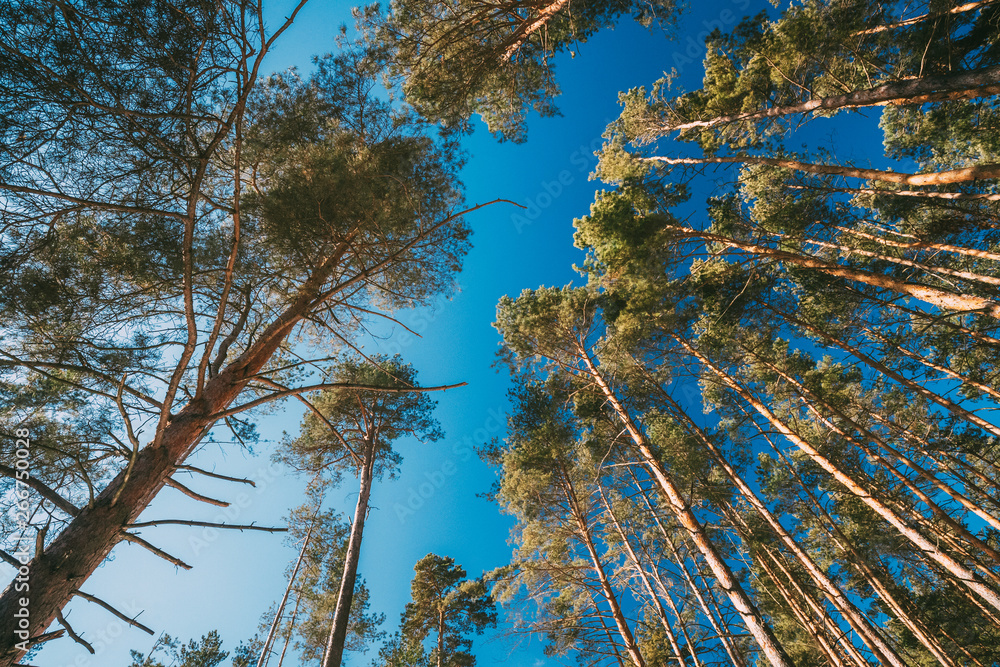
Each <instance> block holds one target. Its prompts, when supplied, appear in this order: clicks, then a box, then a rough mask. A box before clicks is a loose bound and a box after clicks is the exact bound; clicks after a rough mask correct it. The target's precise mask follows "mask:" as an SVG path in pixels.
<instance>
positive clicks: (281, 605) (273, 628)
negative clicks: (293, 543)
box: [257, 508, 319, 667]
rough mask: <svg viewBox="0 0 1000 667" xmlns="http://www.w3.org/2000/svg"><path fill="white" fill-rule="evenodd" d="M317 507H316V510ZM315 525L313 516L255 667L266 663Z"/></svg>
mask: <svg viewBox="0 0 1000 667" xmlns="http://www.w3.org/2000/svg"><path fill="white" fill-rule="evenodd" d="M318 509H319V508H317V511H318ZM315 527H316V517H315V516H314V517H313V520H312V523H311V524H310V525H309V530H308V531H306V536H305V538H304V539H303V540H302V548H301V549H300V550H299V557H298V558H297V559H296V560H295V567H293V568H292V575H291V576H290V577H288V586H286V587H285V594H284V595H282V596H281V602H279V603H278V609H277V610H276V611H275V612H274V621H273V622H272V623H271V629H270V630H269V631H268V633H267V639H265V640H264V647H263V648H262V649H261V651H260V658H259V659H258V660H257V667H264V665H266V664H267V662H268V660H269V658H270V654H271V646H272V644H273V643H274V637H275V635H276V633H277V631H278V626H279V625H281V616H282V614H284V612H285V604H286V603H287V602H288V596H289V594H291V592H292V587H293V586H294V585H295V578H296V577H297V576H298V574H299V567H300V566H301V565H302V559H303V558H304V557H305V555H306V549H308V548H309V538H310V537H312V532H313V528H315Z"/></svg>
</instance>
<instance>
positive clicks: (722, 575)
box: [577, 345, 794, 667]
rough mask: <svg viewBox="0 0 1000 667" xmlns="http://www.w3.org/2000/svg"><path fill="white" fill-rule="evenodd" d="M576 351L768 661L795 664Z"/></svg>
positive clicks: (586, 357)
mask: <svg viewBox="0 0 1000 667" xmlns="http://www.w3.org/2000/svg"><path fill="white" fill-rule="evenodd" d="M577 353H578V354H579V355H580V358H581V359H582V360H583V362H584V364H585V366H586V372H587V374H588V375H589V376H590V377H591V378H592V379H593V381H594V382H595V383H596V384H597V386H598V387H599V388H600V391H601V393H602V394H603V395H604V398H605V400H606V401H607V402H608V404H609V405H610V406H611V407H612V409H613V410H614V412H615V414H616V415H617V416H618V419H619V420H620V421H621V422H622V425H623V426H624V427H625V430H626V431H628V434H629V436H630V437H631V438H632V441H633V443H634V444H635V446H636V449H638V451H639V453H640V454H641V455H642V459H643V462H644V463H645V464H646V466H647V467H648V468H649V470H650V472H651V473H652V475H653V477H654V479H656V482H657V484H658V485H659V487H660V489H661V490H662V491H663V493H664V494H665V495H666V497H667V498H668V500H669V502H670V508H671V510H672V511H673V512H674V515H675V516H676V517H677V521H678V522H679V523H680V524H681V525H682V526H683V527H684V529H685V530H686V531H687V533H688V534H689V535H690V536H691V539H692V541H694V543H695V544H696V545H697V546H698V550H699V551H700V552H701V554H702V556H703V557H704V558H705V562H706V563H708V566H709V568H711V570H712V574H713V575H714V576H715V579H716V581H717V582H718V584H719V586H720V587H721V588H722V589H723V590H724V591H726V594H727V595H728V596H729V599H730V601H731V602H732V604H733V606H734V607H735V608H736V611H737V612H738V613H739V615H740V618H741V619H743V623H744V625H746V627H747V630H749V631H750V634H751V635H753V637H754V639H755V640H756V641H757V645H758V646H760V649H761V651H762V652H763V653H764V655H765V656H766V658H767V660H768V662H769V663H771V665H772V666H773V667H794V665H793V663H792V661H791V658H789V657H788V654H787V653H785V650H784V649H783V648H782V647H781V644H780V643H779V642H778V640H777V639H776V638H775V636H774V632H773V631H772V630H771V628H770V627H769V626H768V624H767V622H766V621H765V620H764V618H763V617H762V616H761V614H760V611H758V609H757V607H756V605H754V603H753V601H752V600H751V599H750V597H749V596H748V595H747V594H746V591H744V590H743V587H742V586H741V585H740V582H739V580H738V579H737V578H736V576H735V575H734V574H733V571H732V569H731V568H730V567H729V564H728V563H726V561H725V560H724V559H723V558H722V557H721V556H720V555H719V552H718V550H717V549H716V548H715V545H713V544H712V542H711V539H710V538H709V537H708V534H707V533H706V532H705V528H704V526H702V524H701V522H700V521H698V518H697V517H696V516H695V514H694V512H693V511H692V510H691V507H690V505H688V503H687V501H685V500H684V496H683V494H682V493H681V491H680V489H679V488H678V487H677V484H676V483H675V482H674V480H673V478H672V477H671V475H670V473H668V472H667V469H666V468H665V467H664V466H663V464H662V463H661V462H660V460H659V459H657V458H656V456H655V455H654V454H653V451H652V449H650V446H649V443H648V442H647V441H646V437H645V436H644V435H643V433H642V432H641V431H640V430H639V429H638V427H637V426H636V425H635V422H634V421H633V419H632V416H631V415H630V414H629V413H628V410H626V409H625V406H624V405H622V403H621V401H620V400H619V399H618V396H617V395H616V394H615V392H614V391H613V390H612V389H611V387H610V385H608V383H607V381H606V380H605V379H604V375H603V373H601V372H600V371H599V370H598V369H597V367H596V366H594V363H593V361H592V360H591V358H590V354H589V353H588V352H587V350H586V349H585V348H584V347H583V346H582V345H580V346H579V347H578V349H577Z"/></svg>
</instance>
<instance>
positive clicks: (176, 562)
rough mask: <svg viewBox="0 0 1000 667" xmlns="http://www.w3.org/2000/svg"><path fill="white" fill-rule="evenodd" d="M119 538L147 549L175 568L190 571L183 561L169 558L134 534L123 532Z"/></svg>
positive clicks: (168, 555) (173, 557)
mask: <svg viewBox="0 0 1000 667" xmlns="http://www.w3.org/2000/svg"><path fill="white" fill-rule="evenodd" d="M121 536H122V539H124V540H126V541H128V542H133V543H135V544H138V545H139V546H141V547H145V548H146V549H148V550H149V551H151V552H152V553H154V554H156V555H157V556H159V557H160V558H162V559H163V560H166V561H169V562H171V563H173V564H174V565H176V566H177V567H183V568H184V569H185V570H190V569H191V566H190V565H188V564H187V563H185V562H184V561H182V560H181V559H180V558H177V557H175V556H171V555H170V554H168V553H167V552H166V551H164V550H163V549H160V548H158V547H154V546H153V545H152V544H150V543H149V542H147V541H146V540H144V539H142V538H141V537H139V536H138V535H136V534H134V533H129V532H127V531H124V530H123V531H122V533H121Z"/></svg>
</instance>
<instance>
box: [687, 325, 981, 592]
mask: <svg viewBox="0 0 1000 667" xmlns="http://www.w3.org/2000/svg"><path fill="white" fill-rule="evenodd" d="M674 339H675V340H676V341H677V342H678V343H679V344H680V345H681V346H682V347H684V348H685V349H686V350H688V352H689V353H690V354H691V355H692V356H694V357H695V358H697V359H698V360H699V361H701V363H702V364H703V365H704V366H705V368H707V369H708V370H710V371H712V372H713V373H714V374H715V375H716V376H717V377H718V378H719V380H721V382H722V383H723V384H724V385H726V386H728V387H729V388H730V389H732V390H733V391H734V392H736V394H737V395H739V396H740V397H741V398H742V399H743V400H744V401H746V402H747V404H749V405H750V406H751V407H752V408H753V409H754V410H756V411H757V413H758V414H760V415H761V416H762V417H764V418H765V419H766V420H767V421H768V422H769V423H770V424H771V426H773V427H774V428H775V430H777V431H778V432H779V433H780V434H781V435H783V436H784V437H785V438H787V439H788V440H789V441H790V442H792V444H794V445H795V446H796V447H798V448H799V449H801V450H802V451H803V452H804V453H805V454H806V455H808V456H809V457H810V458H811V459H812V460H813V461H815V462H816V464H817V465H819V466H820V467H821V468H822V469H823V470H825V471H826V472H828V473H829V474H830V475H832V476H833V477H834V479H836V480H837V481H838V482H840V483H841V484H842V485H843V486H844V487H845V488H846V489H847V490H848V491H850V492H851V493H852V494H853V495H855V496H856V497H857V498H858V499H859V500H861V501H862V502H863V503H864V504H865V505H867V506H868V507H869V508H871V509H872V511H874V512H875V513H876V514H877V515H878V516H880V517H881V518H882V519H883V520H885V521H886V522H887V523H888V524H889V525H891V526H892V527H893V528H895V529H896V530H897V531H898V532H899V533H900V534H901V535H902V536H903V537H905V538H906V539H907V540H909V541H910V542H912V543H913V545H914V546H916V547H917V549H919V550H920V551H921V552H923V553H924V555H925V556H926V557H928V558H930V559H931V560H933V561H934V562H936V563H937V564H939V565H940V566H941V567H943V568H944V569H945V570H946V571H947V572H949V573H950V574H951V575H952V576H953V577H954V578H955V579H956V580H957V581H959V582H961V584H962V585H963V586H965V587H966V588H968V589H969V590H971V591H972V592H974V593H975V594H976V595H978V596H979V597H980V598H981V599H982V600H984V601H985V602H986V603H988V604H989V605H990V606H992V607H993V608H995V609H997V610H1000V593H997V591H995V590H993V589H992V588H990V587H989V586H987V585H986V584H984V583H982V582H981V581H979V579H978V578H977V577H976V575H975V574H974V573H973V572H972V571H971V570H969V569H968V568H967V567H965V566H964V565H962V564H961V563H959V562H958V561H956V560H955V559H954V558H952V557H951V556H950V555H949V554H947V553H945V552H944V551H941V549H939V548H938V546H937V545H936V544H935V543H934V542H931V541H930V540H929V539H927V538H926V537H925V536H924V535H923V534H922V533H920V532H919V531H918V530H916V529H914V528H913V527H911V526H910V525H908V524H907V523H906V521H904V520H903V519H902V518H901V517H900V516H899V515H898V514H897V513H896V512H895V511H893V510H892V509H890V508H889V506H888V505H886V504H885V503H883V502H882V501H881V500H880V499H879V497H878V494H877V493H872V492H870V491H868V490H867V489H865V488H864V487H863V486H862V485H861V484H859V483H858V482H856V481H855V480H854V479H853V478H851V477H850V476H849V475H847V474H846V473H844V471H842V470H841V469H840V468H838V467H837V466H836V465H835V464H834V463H833V462H832V461H830V460H829V459H828V458H826V457H825V456H823V455H822V454H821V453H820V452H819V451H818V450H817V449H816V448H815V447H813V446H812V445H811V444H809V442H808V441H806V440H804V439H802V438H801V437H799V436H798V434H797V433H795V432H794V431H793V430H792V429H791V428H789V427H788V425H787V424H785V423H784V422H783V421H781V420H780V419H778V418H777V417H776V416H775V415H774V413H773V412H771V410H769V409H768V408H767V406H765V405H764V404H763V403H761V402H760V401H759V400H757V399H756V398H754V397H753V396H752V395H751V394H750V392H749V391H747V390H746V389H745V388H744V387H743V386H742V385H740V384H739V383H738V382H736V381H735V380H734V379H733V378H732V377H731V376H730V375H729V374H728V373H726V372H724V371H722V370H721V369H720V368H718V367H717V366H716V365H715V364H713V363H712V362H711V361H709V360H708V359H707V358H706V357H705V356H704V355H703V354H701V353H700V352H698V351H697V350H695V349H694V348H693V347H691V346H690V345H688V344H687V343H686V342H684V341H683V340H681V339H680V338H678V337H676V336H675V337H674Z"/></svg>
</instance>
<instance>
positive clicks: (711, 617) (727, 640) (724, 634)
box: [629, 469, 746, 667]
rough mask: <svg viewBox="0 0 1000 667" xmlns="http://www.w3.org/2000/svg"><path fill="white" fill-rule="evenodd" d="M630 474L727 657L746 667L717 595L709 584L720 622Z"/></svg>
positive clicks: (733, 662)
mask: <svg viewBox="0 0 1000 667" xmlns="http://www.w3.org/2000/svg"><path fill="white" fill-rule="evenodd" d="M629 474H630V475H631V476H632V479H633V480H634V481H635V484H636V488H637V489H638V491H639V495H640V496H642V500H643V503H644V504H645V505H646V509H648V510H649V513H650V515H651V516H652V517H653V521H654V523H656V527H657V528H658V529H659V530H660V535H662V536H663V541H664V543H666V545H667V546H668V547H669V548H670V554H669V557H670V558H672V559H673V562H675V563H676V564H677V569H678V570H680V572H681V575H682V576H683V577H684V582H685V583H686V584H687V586H688V589H689V590H690V591H691V592H692V593H693V594H694V597H695V600H697V601H698V605H699V606H700V607H701V610H702V611H703V612H704V613H705V617H706V618H708V623H709V625H711V626H712V630H714V631H715V634H717V635H718V636H719V639H720V640H721V641H722V646H723V648H725V650H726V655H728V656H729V661H730V662H731V663H732V664H733V665H734V666H735V667H746V661H745V660H744V659H743V657H742V656H741V655H740V653H739V651H738V650H737V649H736V647H735V646H733V643H732V639H731V636H732V633H731V632H729V629H730V628H729V627H728V626H727V627H726V628H722V627H721V626H720V625H719V623H720V622H721V623H723V624H725V623H726V621H725V619H724V617H723V614H722V611H721V610H720V609H719V604H718V602H717V601H716V599H715V594H714V593H713V592H712V589H711V587H709V586H708V585H707V584H706V586H705V588H706V589H707V592H708V594H709V595H710V596H711V599H712V603H713V606H714V608H715V612H716V614H718V621H717V620H716V614H713V613H712V611H711V610H710V608H709V605H708V603H707V602H706V600H705V596H704V595H702V593H701V589H700V588H698V583H697V582H696V581H695V579H694V577H692V576H691V573H690V572H689V571H688V569H687V564H685V562H684V556H683V555H682V554H681V553H680V551H678V549H677V547H676V546H674V543H673V539H672V537H671V535H670V534H669V533H668V532H667V529H666V528H664V526H663V523H662V522H661V521H660V517H658V516H657V515H656V509H655V508H654V507H653V504H652V503H651V502H650V500H649V497H648V496H647V495H646V490H645V489H644V488H643V487H642V484H640V482H639V479H638V478H637V477H636V476H635V472H634V471H632V470H631V469H630V470H629ZM640 546H641V543H640ZM643 549H645V547H643ZM654 576H655V577H656V580H657V583H658V584H659V585H660V588H661V589H663V590H664V591H666V586H664V584H663V582H662V581H661V580H660V577H659V574H657V573H655V572H654ZM679 618H680V617H679V616H678V619H679Z"/></svg>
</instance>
